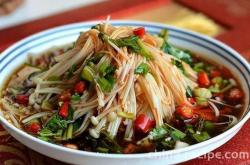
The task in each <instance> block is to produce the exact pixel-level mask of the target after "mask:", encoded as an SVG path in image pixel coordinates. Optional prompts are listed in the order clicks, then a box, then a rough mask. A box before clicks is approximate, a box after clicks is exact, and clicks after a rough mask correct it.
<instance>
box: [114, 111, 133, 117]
mask: <svg viewBox="0 0 250 165" xmlns="http://www.w3.org/2000/svg"><path fill="white" fill-rule="evenodd" d="M117 116H119V117H123V118H127V119H134V118H135V115H134V113H130V112H123V111H118V112H117Z"/></svg>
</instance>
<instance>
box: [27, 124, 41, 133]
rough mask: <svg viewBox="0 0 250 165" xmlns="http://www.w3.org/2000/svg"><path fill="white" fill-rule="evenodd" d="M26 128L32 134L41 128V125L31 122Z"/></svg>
mask: <svg viewBox="0 0 250 165" xmlns="http://www.w3.org/2000/svg"><path fill="white" fill-rule="evenodd" d="M26 129H27V131H29V132H31V133H33V134H37V133H38V132H39V131H40V130H41V125H40V124H39V123H38V122H32V123H30V124H29V125H28V126H27V128H26Z"/></svg>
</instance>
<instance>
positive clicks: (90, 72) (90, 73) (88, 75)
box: [81, 66, 95, 82]
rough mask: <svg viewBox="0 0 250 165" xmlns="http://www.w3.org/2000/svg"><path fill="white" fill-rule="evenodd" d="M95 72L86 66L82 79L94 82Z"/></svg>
mask: <svg viewBox="0 0 250 165" xmlns="http://www.w3.org/2000/svg"><path fill="white" fill-rule="evenodd" d="M94 75H95V71H94V69H92V68H91V67H90V66H85V67H84V68H83V70H82V74H81V78H82V79H84V80H87V81H89V82H93V80H94Z"/></svg>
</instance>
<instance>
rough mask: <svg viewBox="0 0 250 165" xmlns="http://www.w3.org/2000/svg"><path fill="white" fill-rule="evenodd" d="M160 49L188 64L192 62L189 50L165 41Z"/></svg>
mask: <svg viewBox="0 0 250 165" xmlns="http://www.w3.org/2000/svg"><path fill="white" fill-rule="evenodd" d="M161 49H162V50H163V51H164V52H165V53H167V54H170V55H172V56H174V57H176V58H178V59H180V60H182V61H185V62H186V63H188V64H191V63H192V58H191V55H190V53H189V52H187V51H184V50H181V49H179V48H176V47H174V46H172V45H170V44H169V43H167V42H166V41H165V42H164V43H163V45H162V47H161Z"/></svg>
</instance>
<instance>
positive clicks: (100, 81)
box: [97, 78, 113, 92]
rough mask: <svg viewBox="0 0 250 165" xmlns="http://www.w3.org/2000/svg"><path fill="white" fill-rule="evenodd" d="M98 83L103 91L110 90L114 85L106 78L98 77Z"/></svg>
mask: <svg viewBox="0 0 250 165" xmlns="http://www.w3.org/2000/svg"><path fill="white" fill-rule="evenodd" d="M97 83H98V84H99V85H100V87H101V90H102V91H103V92H110V91H111V90H112V88H113V85H112V84H111V83H110V82H109V81H108V80H107V79H105V78H98V79H97Z"/></svg>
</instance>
